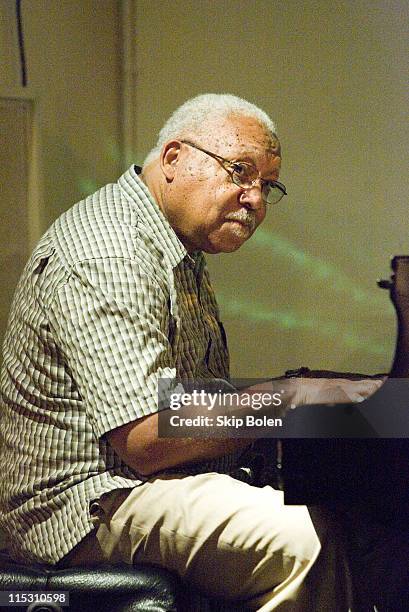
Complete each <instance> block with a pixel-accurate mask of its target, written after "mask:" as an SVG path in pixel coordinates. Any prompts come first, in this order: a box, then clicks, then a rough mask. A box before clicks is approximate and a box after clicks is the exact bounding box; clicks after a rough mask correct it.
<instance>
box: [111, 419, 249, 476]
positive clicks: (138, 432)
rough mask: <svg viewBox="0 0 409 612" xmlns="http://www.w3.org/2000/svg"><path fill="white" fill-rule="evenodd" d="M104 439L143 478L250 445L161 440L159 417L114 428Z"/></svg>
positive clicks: (216, 440) (241, 441)
mask: <svg viewBox="0 0 409 612" xmlns="http://www.w3.org/2000/svg"><path fill="white" fill-rule="evenodd" d="M106 437H107V440H108V442H109V444H110V445H111V446H112V448H113V449H114V451H115V452H116V453H117V454H118V455H119V457H120V458H121V459H122V461H124V462H125V463H126V464H127V465H129V467H131V468H132V469H133V470H135V471H136V472H137V473H138V474H141V475H143V476H150V475H151V474H153V473H155V472H159V471H160V470H164V469H167V468H170V467H174V466H179V465H184V464H187V463H194V462H197V461H207V460H209V459H213V458H215V457H220V456H222V455H226V454H229V453H232V452H234V451H235V450H240V449H244V448H246V446H248V445H249V444H250V443H251V442H252V440H251V439H248V438H212V439H210V438H209V439H201V438H160V437H158V413H154V414H150V415H148V416H146V417H143V418H142V419H138V420H137V421H132V422H131V423H127V424H126V425H122V426H121V427H117V428H116V429H114V430H112V431H110V432H108V433H107V434H106Z"/></svg>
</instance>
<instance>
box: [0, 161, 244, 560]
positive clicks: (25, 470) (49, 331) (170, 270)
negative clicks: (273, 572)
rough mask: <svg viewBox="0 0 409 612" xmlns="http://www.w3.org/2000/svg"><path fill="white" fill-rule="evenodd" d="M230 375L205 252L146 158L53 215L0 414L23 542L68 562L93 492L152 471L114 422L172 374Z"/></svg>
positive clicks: (141, 405) (5, 480)
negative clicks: (117, 441) (136, 461)
mask: <svg viewBox="0 0 409 612" xmlns="http://www.w3.org/2000/svg"><path fill="white" fill-rule="evenodd" d="M228 375H229V374H228V353H227V347H226V344H225V336H224V332H223V329H222V325H221V322H220V320H219V314H218V308H217V304H216V301H215V297H214V293H213V290H212V288H211V285H210V281H209V276H208V272H207V269H206V265H205V259H204V256H203V254H202V253H200V252H198V253H194V254H193V255H189V254H187V252H186V250H185V248H184V247H183V245H182V243H181V242H180V241H179V239H178V238H177V236H176V234H175V232H174V231H173V229H172V228H171V227H170V225H169V224H168V222H167V221H166V219H165V217H164V216H163V214H162V212H161V211H160V209H159V207H158V206H157V204H156V203H155V201H154V200H153V198H152V196H151V195H150V193H149V191H148V189H147V187H146V186H145V184H144V183H143V182H142V181H141V180H140V179H139V177H138V169H137V168H136V167H135V166H133V167H131V168H130V169H129V170H128V171H127V172H126V173H125V174H124V175H123V176H122V177H121V178H120V179H119V181H118V182H117V183H115V184H110V185H107V186H105V187H104V188H102V189H100V190H99V191H97V192H96V193H95V194H93V195H92V196H89V197H88V198H86V199H85V200H83V201H81V202H79V203H78V204H76V205H75V206H74V207H73V208H71V209H70V210H69V211H67V212H66V213H64V214H63V215H62V216H61V217H60V218H59V219H58V220H57V221H56V222H55V223H54V224H53V225H52V226H51V228H50V229H49V230H48V232H47V233H46V234H45V235H44V237H43V238H42V239H41V241H40V243H39V244H38V246H37V247H36V249H35V251H34V253H33V255H32V257H31V258H30V260H29V262H28V264H27V266H26V268H25V270H24V272H23V275H22V278H21V280H20V282H19V285H18V287H17V290H16V294H15V297H14V300H13V305H12V308H11V314H10V319H9V324H8V330H7V333H6V339H5V344H4V363H3V370H2V377H1V403H2V405H1V415H0V418H1V422H0V432H1V433H0V436H1V454H0V470H1V474H2V482H1V484H0V527H1V528H2V529H3V530H5V531H6V533H7V534H8V536H9V539H10V546H11V553H12V555H13V556H14V557H15V558H16V559H17V560H21V561H25V562H36V561H40V562H46V563H51V564H54V563H56V562H58V561H59V560H60V559H61V558H62V557H63V556H64V555H66V554H67V553H68V552H69V551H70V550H71V549H72V548H73V547H74V546H75V545H76V544H77V543H78V542H80V541H81V539H82V538H84V537H85V536H86V535H87V533H89V532H90V531H91V530H92V528H93V523H92V520H91V516H90V511H89V507H90V504H91V502H92V501H93V500H95V499H98V498H99V497H100V496H101V495H102V494H103V493H105V492H108V491H111V490H114V489H117V488H121V487H125V488H128V487H134V486H137V485H138V484H140V483H141V482H142V481H143V478H142V477H139V476H138V475H137V474H135V472H133V471H132V470H131V469H130V468H129V467H128V466H127V465H125V464H124V463H123V462H122V461H121V460H120V459H119V457H118V456H117V455H116V454H115V453H114V451H113V450H112V448H111V447H110V446H109V445H108V444H107V442H106V440H105V437H104V434H105V433H106V432H108V431H110V430H112V429H115V428H116V427H118V426H120V425H124V424H125V423H128V422H131V421H133V420H135V419H138V418H140V417H143V416H145V415H148V414H151V413H154V412H156V411H157V410H158V407H157V383H158V378H159V377H166V378H170V379H174V378H175V377H180V378H209V377H218V378H225V379H226V378H228ZM236 459H237V456H236V455H229V456H226V457H222V458H220V459H218V460H214V461H211V462H208V463H206V464H200V465H198V466H196V468H192V473H194V471H209V470H212V471H221V472H227V471H229V470H230V469H232V467H234V464H235V462H236Z"/></svg>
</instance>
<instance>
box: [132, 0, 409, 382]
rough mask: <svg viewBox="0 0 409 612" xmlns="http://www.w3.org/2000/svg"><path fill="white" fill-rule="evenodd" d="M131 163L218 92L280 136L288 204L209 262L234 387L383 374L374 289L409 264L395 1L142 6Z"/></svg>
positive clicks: (387, 320) (385, 333)
mask: <svg viewBox="0 0 409 612" xmlns="http://www.w3.org/2000/svg"><path fill="white" fill-rule="evenodd" d="M136 7H137V11H136V23H135V27H136V60H137V64H136V65H137V75H138V89H137V105H136V106H135V121H136V142H135V158H137V159H138V160H139V161H141V160H142V159H143V156H144V155H145V154H146V152H147V151H148V150H149V148H150V147H151V145H152V144H153V142H154V139H155V137H156V133H157V131H158V129H159V127H160V126H161V124H162V123H163V121H164V120H165V119H166V117H167V116H168V115H169V113H170V112H171V111H172V110H173V109H174V108H175V107H176V106H178V105H179V104H180V103H182V102H183V101H184V100H185V99H186V98H188V97H191V96H193V95H195V94H198V93H202V92H206V91H212V92H220V91H227V92H231V93H235V94H238V95H240V96H243V97H245V98H248V99H250V100H252V101H254V102H255V103H257V104H259V105H260V106H261V107H262V108H264V109H265V110H266V111H267V112H269V113H270V114H271V115H272V116H273V118H274V119H275V120H276V122H277V124H278V130H279V134H280V136H281V139H282V143H283V149H284V163H283V171H282V180H283V182H285V183H286V184H287V185H288V191H289V194H290V195H289V196H288V198H287V201H286V203H285V204H284V205H283V206H282V207H277V208H276V209H273V210H271V211H270V213H269V216H268V219H267V220H266V222H265V224H264V226H263V227H262V229H261V230H259V233H258V234H256V235H255V237H254V238H253V239H252V241H250V242H249V243H248V244H247V245H245V246H244V247H243V248H242V249H241V250H240V251H239V252H238V253H235V254H230V255H221V256H212V257H209V258H208V259H209V265H210V267H211V271H212V274H213V278H214V281H215V285H216V288H217V290H218V294H219V296H220V298H221V299H220V302H221V306H222V311H223V316H224V319H225V321H226V323H227V328H228V335H229V338H230V347H231V352H232V364H233V373H235V374H237V375H241V376H247V375H249V376H258V375H269V374H271V373H279V372H281V371H282V370H283V369H285V368H291V367H297V366H299V365H302V364H306V365H309V366H312V367H328V368H334V369H335V368H336V369H343V370H356V371H357V370H358V371H359V370H361V371H379V370H381V371H383V370H388V369H389V365H390V361H391V356H392V352H393V347H394V338H395V321H394V314H393V310H392V307H391V306H389V303H388V299H387V295H386V294H382V293H381V291H380V290H378V289H377V288H376V287H375V280H376V279H377V278H378V277H379V276H382V275H385V274H388V273H389V270H388V266H389V256H390V255H391V254H393V253H400V252H403V253H407V252H409V240H408V237H409V233H408V228H409V223H408V221H407V218H408V215H407V182H406V176H407V155H405V153H406V147H407V142H408V126H407V122H406V121H405V114H406V109H407V98H406V97H405V92H406V83H405V75H407V58H408V43H407V34H406V33H405V29H406V25H405V24H406V23H407V18H408V16H409V15H408V11H409V8H408V3H407V2H404V1H403V0H400V1H398V0H375V1H374V0H349V1H335V2H329V1H328V0H315V1H314V2H299V1H298V0H287V2H279V1H278V0H253V1H248V0H219V1H218V2H213V1H206V0H190V1H188V0H171V1H170V0H162V1H160V2H159V1H154V2H152V1H150V0H136Z"/></svg>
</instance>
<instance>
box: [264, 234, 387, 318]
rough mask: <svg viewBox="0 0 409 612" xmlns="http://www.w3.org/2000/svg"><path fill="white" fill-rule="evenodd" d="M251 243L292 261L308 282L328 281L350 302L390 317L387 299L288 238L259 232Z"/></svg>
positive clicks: (329, 286) (332, 287)
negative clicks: (358, 284)
mask: <svg viewBox="0 0 409 612" xmlns="http://www.w3.org/2000/svg"><path fill="white" fill-rule="evenodd" d="M252 244H253V245H255V246H260V247H263V248H266V247H267V248H269V249H270V250H271V251H272V252H273V253H274V255H280V256H282V257H285V258H286V259H289V260H290V262H291V263H292V264H293V265H294V267H295V268H298V269H299V270H302V271H303V272H305V273H307V272H308V274H309V280H311V281H312V282H314V281H315V282H316V283H320V282H322V281H325V286H326V289H328V290H331V289H333V290H334V291H336V292H337V293H347V294H348V296H349V297H350V299H351V300H353V301H354V302H357V303H359V304H360V305H367V306H369V307H371V308H374V307H376V308H377V309H378V312H379V309H380V308H381V309H382V310H383V311H384V312H387V313H388V314H390V309H388V306H389V305H388V303H387V301H385V296H381V295H380V292H379V291H378V293H377V292H376V291H375V290H374V291H373V292H370V291H365V290H363V289H361V288H360V287H358V286H357V285H356V283H355V282H354V281H352V280H351V279H350V278H348V276H347V275H346V274H344V273H343V272H341V271H340V270H338V269H337V268H336V267H335V266H333V265H331V264H328V263H326V262H323V261H322V260H320V259H319V258H318V257H315V256H314V255H310V254H309V253H306V252H305V251H302V250H301V249H300V248H298V247H297V246H295V245H294V244H292V243H291V242H290V241H289V240H287V239H286V238H283V237H282V236H279V235H278V234H275V233H273V232H269V231H267V230H264V229H258V230H257V232H256V233H255V234H254V236H253V237H252Z"/></svg>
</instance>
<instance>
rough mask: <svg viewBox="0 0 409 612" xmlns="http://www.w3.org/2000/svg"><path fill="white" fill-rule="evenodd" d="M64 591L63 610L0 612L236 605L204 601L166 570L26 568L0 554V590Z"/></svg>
mask: <svg viewBox="0 0 409 612" xmlns="http://www.w3.org/2000/svg"><path fill="white" fill-rule="evenodd" d="M4 591H20V592H27V591H31V592H32V591H40V592H61V591H65V592H68V593H69V606H68V607H59V605H56V604H48V603H34V604H25V605H21V606H13V607H5V606H1V605H0V610H1V612H3V611H4V612H8V611H9V610H13V612H64V611H65V612H238V611H239V610H245V608H244V607H242V606H240V605H238V604H233V605H231V604H227V603H224V602H222V601H219V600H215V599H209V598H207V597H205V596H204V595H202V594H200V593H198V592H197V591H195V590H194V589H191V588H189V587H187V586H186V585H185V584H183V583H182V581H181V580H180V579H179V578H178V577H177V576H176V575H175V574H173V573H172V572H170V571H168V570H166V569H163V568H159V567H154V566H149V565H139V566H129V565H126V564H118V565H104V566H99V567H98V568H95V567H89V568H87V567H75V568H68V569H56V568H53V567H49V566H28V565H21V564H18V563H16V562H15V561H13V560H12V559H11V558H10V556H9V555H8V553H7V551H6V550H2V551H0V592H4Z"/></svg>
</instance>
